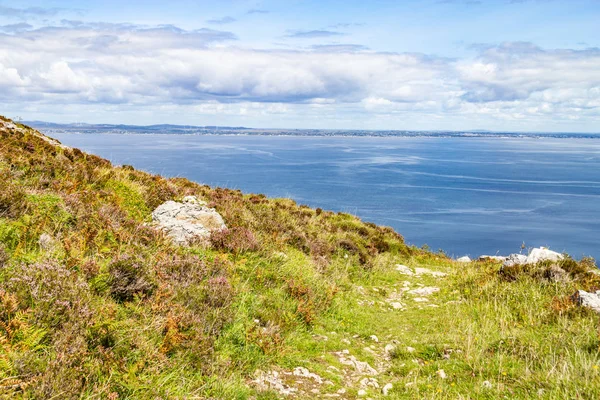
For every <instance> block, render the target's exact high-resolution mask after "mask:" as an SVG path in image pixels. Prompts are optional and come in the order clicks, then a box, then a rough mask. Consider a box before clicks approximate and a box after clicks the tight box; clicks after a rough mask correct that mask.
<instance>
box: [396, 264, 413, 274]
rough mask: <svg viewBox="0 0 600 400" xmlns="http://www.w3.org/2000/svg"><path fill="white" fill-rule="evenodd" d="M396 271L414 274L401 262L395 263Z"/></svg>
mask: <svg viewBox="0 0 600 400" xmlns="http://www.w3.org/2000/svg"><path fill="white" fill-rule="evenodd" d="M396 271H398V272H400V273H401V274H404V275H414V274H415V273H414V272H413V271H412V269H410V267H407V266H406V265H402V264H396Z"/></svg>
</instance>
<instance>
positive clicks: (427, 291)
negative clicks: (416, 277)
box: [408, 286, 440, 296]
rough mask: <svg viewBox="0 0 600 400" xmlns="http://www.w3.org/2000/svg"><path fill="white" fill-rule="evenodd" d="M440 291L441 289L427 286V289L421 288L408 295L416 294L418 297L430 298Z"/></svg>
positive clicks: (411, 291)
mask: <svg viewBox="0 0 600 400" xmlns="http://www.w3.org/2000/svg"><path fill="white" fill-rule="evenodd" d="M439 291H440V288H438V287H433V286H427V287H423V288H419V289H413V290H409V291H408V293H410V294H414V295H416V296H429V295H432V294H434V293H437V292H439Z"/></svg>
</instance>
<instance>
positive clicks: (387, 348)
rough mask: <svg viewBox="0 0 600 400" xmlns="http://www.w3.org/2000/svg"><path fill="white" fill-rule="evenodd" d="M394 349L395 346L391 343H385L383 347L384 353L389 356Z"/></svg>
mask: <svg viewBox="0 0 600 400" xmlns="http://www.w3.org/2000/svg"><path fill="white" fill-rule="evenodd" d="M394 350H396V346H394V345H393V344H390V343H388V344H386V345H385V347H384V348H383V351H384V352H385V354H386V355H387V356H388V357H389V356H391V355H392V353H394Z"/></svg>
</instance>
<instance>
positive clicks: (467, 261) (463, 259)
mask: <svg viewBox="0 0 600 400" xmlns="http://www.w3.org/2000/svg"><path fill="white" fill-rule="evenodd" d="M456 262H459V263H470V262H471V258H470V257H469V256H463V257H460V258H457V259H456Z"/></svg>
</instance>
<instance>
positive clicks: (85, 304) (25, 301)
mask: <svg viewBox="0 0 600 400" xmlns="http://www.w3.org/2000/svg"><path fill="white" fill-rule="evenodd" d="M11 275H12V276H11V277H10V279H9V280H8V282H7V284H6V285H7V286H8V289H9V291H10V292H12V293H14V294H15V295H16V296H17V298H18V299H19V303H21V304H22V305H23V306H25V307H31V308H32V309H33V310H34V311H35V317H36V320H37V321H38V322H40V323H41V324H42V325H45V326H47V327H52V328H58V327H60V326H62V324H64V323H65V322H67V321H76V322H77V323H78V324H80V325H85V323H86V321H88V320H89V319H90V318H91V306H90V299H91V296H90V290H89V286H88V284H87V282H86V281H85V280H83V279H82V277H81V276H79V274H78V273H77V272H75V271H71V270H69V269H67V268H66V267H65V266H64V265H61V264H58V263H55V262H41V263H36V264H32V265H26V264H21V265H19V266H17V267H16V268H15V269H14V270H13V271H12V273H11Z"/></svg>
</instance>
